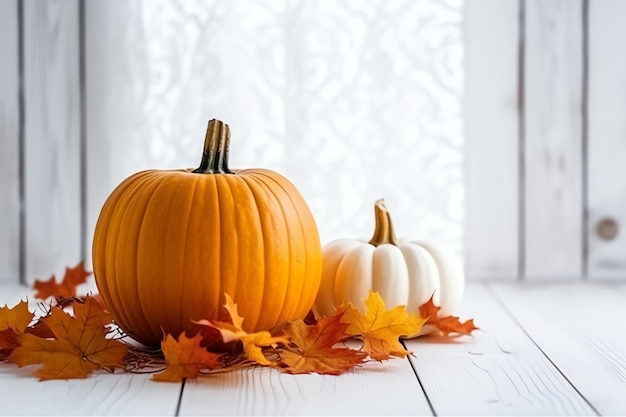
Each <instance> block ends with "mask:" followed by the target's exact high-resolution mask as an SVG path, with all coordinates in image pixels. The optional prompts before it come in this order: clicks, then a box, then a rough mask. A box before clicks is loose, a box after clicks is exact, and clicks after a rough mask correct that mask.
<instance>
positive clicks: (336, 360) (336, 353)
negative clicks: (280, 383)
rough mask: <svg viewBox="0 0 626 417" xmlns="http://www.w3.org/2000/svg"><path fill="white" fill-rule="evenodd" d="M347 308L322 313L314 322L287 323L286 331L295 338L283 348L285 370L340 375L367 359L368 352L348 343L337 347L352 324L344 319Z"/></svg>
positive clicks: (281, 352) (281, 356) (281, 351)
mask: <svg viewBox="0 0 626 417" xmlns="http://www.w3.org/2000/svg"><path fill="white" fill-rule="evenodd" d="M344 312H345V309H341V310H339V311H337V313H335V314H334V315H333V316H331V317H321V318H320V319H319V320H318V321H317V323H316V324H314V325H311V326H308V325H307V324H306V323H305V321H304V320H296V321H292V322H289V323H287V324H286V325H285V327H284V329H283V331H284V332H285V334H286V335H287V336H288V337H289V338H290V339H291V345H289V346H288V347H285V348H283V349H281V350H280V358H281V360H282V361H283V362H284V363H285V365H287V367H286V368H285V369H284V371H285V372H289V373H292V374H308V373H312V372H317V373H318V374H329V375H340V374H342V373H344V372H346V371H347V370H349V369H351V368H352V367H354V366H356V365H359V364H361V363H363V361H364V360H365V358H366V357H367V353H365V352H362V351H358V350H354V349H350V348H348V347H345V346H344V347H334V346H335V345H336V344H337V343H340V342H343V341H344V340H346V339H347V338H348V336H347V335H346V329H347V328H348V326H349V324H348V323H344V322H342V321H341V318H342V317H343V314H344Z"/></svg>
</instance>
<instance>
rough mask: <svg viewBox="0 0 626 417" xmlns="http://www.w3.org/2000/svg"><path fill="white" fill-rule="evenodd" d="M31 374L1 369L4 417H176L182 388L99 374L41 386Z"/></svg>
mask: <svg viewBox="0 0 626 417" xmlns="http://www.w3.org/2000/svg"><path fill="white" fill-rule="evenodd" d="M31 371H32V369H29V368H22V369H19V368H18V367H17V366H16V365H13V364H2V365H1V366H0V390H2V392H3V393H5V394H4V395H3V401H2V404H1V405H0V414H2V415H66V416H70V415H77V416H88V415H170V416H173V415H175V414H176V406H177V403H178V398H179V395H180V390H181V384H165V383H157V382H153V381H150V377H151V375H149V374H129V373H116V374H108V373H98V374H95V375H92V376H90V377H89V378H87V379H84V380H76V379H74V380H67V381H65V380H64V381H44V382H40V381H38V379H37V378H36V377H33V376H32V375H30V373H31ZM7 393H10V401H8V400H7V399H8V398H9V395H8V394H7ZM34 396H36V399H35V400H33V399H34Z"/></svg>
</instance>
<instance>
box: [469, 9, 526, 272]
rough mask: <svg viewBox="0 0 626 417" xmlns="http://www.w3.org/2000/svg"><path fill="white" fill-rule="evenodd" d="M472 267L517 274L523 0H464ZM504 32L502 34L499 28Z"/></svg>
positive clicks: (474, 269) (476, 269)
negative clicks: (520, 7) (520, 18)
mask: <svg viewBox="0 0 626 417" xmlns="http://www.w3.org/2000/svg"><path fill="white" fill-rule="evenodd" d="M465 12H466V28H465V29H466V30H465V37H466V38H465V48H466V52H465V77H466V78H465V126H466V130H465V134H466V144H465V158H466V162H465V187H466V197H465V198H466V203H465V204H466V214H465V216H466V218H465V269H466V271H467V276H468V278H469V279H476V278H503V279H508V280H512V279H515V278H517V276H518V238H519V233H518V216H519V215H520V213H519V208H518V206H519V204H518V153H517V150H518V92H517V76H518V74H517V73H518V68H517V65H518V59H517V46H518V30H519V25H518V1H517V0H506V1H501V0H478V1H471V2H466V3H465ZM494 34H497V36H494Z"/></svg>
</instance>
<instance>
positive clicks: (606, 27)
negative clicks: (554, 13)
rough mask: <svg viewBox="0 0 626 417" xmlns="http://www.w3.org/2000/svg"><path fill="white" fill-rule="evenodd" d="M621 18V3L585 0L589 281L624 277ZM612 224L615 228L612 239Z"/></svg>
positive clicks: (625, 143) (625, 31) (624, 11)
mask: <svg viewBox="0 0 626 417" xmlns="http://www.w3.org/2000/svg"><path fill="white" fill-rule="evenodd" d="M624 21H626V2H623V1H620V0H594V1H592V2H590V5H589V31H590V34H589V159H588V160H589V177H588V190H589V192H588V195H589V200H588V203H589V219H588V228H589V229H588V230H589V272H588V275H589V276H590V277H591V278H593V279H605V278H611V279H620V278H621V279H624V278H626V233H625V231H626V164H624V160H626V54H624V53H623V45H621V42H620V39H624V38H625V37H626V25H624ZM612 222H614V223H612ZM612 224H614V225H615V227H616V228H617V234H616V235H615V236H614V237H613V234H612V233H611V225H612Z"/></svg>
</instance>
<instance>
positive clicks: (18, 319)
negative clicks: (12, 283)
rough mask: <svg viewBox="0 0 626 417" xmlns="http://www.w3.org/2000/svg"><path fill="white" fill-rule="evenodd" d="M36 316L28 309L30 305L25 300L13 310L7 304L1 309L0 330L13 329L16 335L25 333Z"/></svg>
mask: <svg viewBox="0 0 626 417" xmlns="http://www.w3.org/2000/svg"><path fill="white" fill-rule="evenodd" d="M34 316H35V315H34V314H33V313H31V312H30V310H29V309H28V303H27V302H26V301H24V300H22V301H20V302H19V303H17V304H16V305H15V306H14V307H13V308H9V307H8V306H7V305H6V304H5V305H4V307H0V330H6V329H11V330H14V331H15V332H16V333H24V330H26V327H27V326H28V325H29V324H30V322H31V321H32V320H33V317H34Z"/></svg>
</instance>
